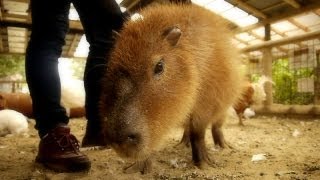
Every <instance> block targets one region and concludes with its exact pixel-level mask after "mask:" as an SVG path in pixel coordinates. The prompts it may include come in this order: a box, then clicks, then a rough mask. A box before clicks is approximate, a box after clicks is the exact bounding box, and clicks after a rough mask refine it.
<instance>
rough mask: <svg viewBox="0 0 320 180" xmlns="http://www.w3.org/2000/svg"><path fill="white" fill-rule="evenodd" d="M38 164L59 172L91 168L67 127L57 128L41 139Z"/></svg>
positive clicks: (37, 158)
mask: <svg viewBox="0 0 320 180" xmlns="http://www.w3.org/2000/svg"><path fill="white" fill-rule="evenodd" d="M36 162H39V163H41V164H43V165H45V166H47V167H48V168H50V169H52V170H54V171H59V172H76V171H87V170H89V169H90V167H91V162H90V160H89V159H88V157H87V156H86V155H84V154H82V153H81V152H80V151H79V143H78V140H77V139H76V137H75V136H74V135H72V134H70V128H69V127H68V126H67V125H60V126H58V127H56V128H55V129H53V130H51V131H50V132H49V133H48V134H47V135H45V136H44V137H43V138H42V139H41V141H40V144H39V151H38V155H37V157H36Z"/></svg>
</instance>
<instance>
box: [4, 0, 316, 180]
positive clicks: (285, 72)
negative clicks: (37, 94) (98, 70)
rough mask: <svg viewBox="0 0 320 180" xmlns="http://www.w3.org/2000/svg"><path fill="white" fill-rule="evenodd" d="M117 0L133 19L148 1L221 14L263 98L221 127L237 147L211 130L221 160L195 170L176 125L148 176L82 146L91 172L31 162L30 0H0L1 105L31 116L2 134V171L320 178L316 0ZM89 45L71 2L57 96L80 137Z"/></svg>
mask: <svg viewBox="0 0 320 180" xmlns="http://www.w3.org/2000/svg"><path fill="white" fill-rule="evenodd" d="M116 1H117V3H118V4H119V6H120V7H121V10H122V11H123V12H125V11H126V12H128V13H130V14H131V17H132V18H134V17H136V16H138V15H139V11H140V10H142V9H143V8H145V7H147V6H152V5H154V4H161V3H193V4H197V5H199V6H202V7H204V8H206V9H209V10H210V11H212V12H213V13H216V14H218V15H219V16H221V18H224V19H226V20H227V22H228V27H229V28H230V29H231V31H232V33H233V36H232V42H233V43H234V45H235V46H236V47H238V48H239V50H240V52H241V57H239V59H238V60H239V61H241V62H242V63H243V65H244V68H245V71H246V74H247V76H248V77H249V80H250V82H251V83H252V84H254V85H256V86H259V88H260V89H261V88H262V90H263V92H262V94H260V97H259V101H260V102H259V103H253V104H252V105H251V106H250V107H249V108H247V109H246V111H245V112H243V113H242V114H241V117H240V116H239V117H238V116H237V115H236V114H234V113H235V112H233V111H232V112H230V113H231V114H232V115H230V117H229V118H228V120H227V122H226V124H225V126H224V129H225V131H226V135H225V136H226V140H227V141H230V143H231V144H232V145H234V148H230V149H227V150H225V149H223V150H221V149H217V148H214V146H213V145H212V144H213V142H212V139H210V138H211V137H208V144H210V145H208V147H209V149H210V154H211V155H212V156H213V157H214V159H215V160H216V161H217V162H216V164H217V165H216V167H207V168H205V169H203V170H201V169H197V168H196V167H194V166H193V165H192V163H191V156H190V154H191V153H190V149H188V148H185V147H182V148H180V147H175V145H176V144H177V143H178V142H179V139H180V136H181V131H178V132H179V133H174V134H173V135H172V137H171V138H170V142H169V143H168V145H166V148H164V149H163V150H161V152H160V153H158V154H156V155H155V159H156V162H155V166H154V172H153V173H151V174H149V175H141V174H134V175H126V174H123V173H122V171H121V167H122V166H123V165H124V164H126V161H125V160H123V159H121V158H120V157H118V156H117V155H116V153H115V152H113V151H112V149H103V150H97V149H89V150H87V149H83V151H84V152H85V153H87V154H88V155H89V157H90V156H91V158H92V159H94V160H93V162H94V165H93V168H92V170H91V171H90V172H89V173H57V172H52V171H49V170H46V169H45V168H43V167H41V166H38V165H36V164H35V163H34V157H35V155H36V152H37V145H38V141H39V140H38V137H37V132H36V130H35V129H34V127H33V126H34V121H33V114H32V102H31V98H30V97H29V94H28V93H29V91H28V86H27V83H26V78H25V74H24V73H25V71H24V58H25V53H26V48H27V45H28V41H29V39H30V34H31V25H32V21H31V11H30V8H29V3H30V0H0V110H2V109H13V110H15V111H17V112H20V113H22V114H24V115H25V116H26V117H27V119H28V124H29V126H28V133H27V134H25V133H24V134H19V135H10V132H9V134H6V135H3V133H0V135H1V136H0V154H1V155H0V157H1V159H3V160H2V161H0V174H3V176H2V177H3V178H4V179H129V178H130V179H319V178H320V155H319V153H318V152H319V150H320V131H319V129H320V121H319V120H320V118H319V117H320V1H319V0H269V1H261V0H116ZM88 52H89V44H88V43H87V41H86V38H85V35H84V30H83V27H82V25H81V22H80V19H79V16H78V14H77V12H76V9H75V8H74V7H73V5H72V6H71V8H70V13H69V31H68V34H67V36H66V38H65V45H64V46H63V52H62V55H61V58H60V59H59V62H60V63H59V72H60V76H61V81H62V104H64V106H65V107H66V108H67V109H68V113H69V115H70V118H71V122H70V124H71V127H72V128H73V129H74V131H75V134H76V135H77V136H78V137H79V139H80V137H82V136H83V133H84V129H85V124H86V121H85V118H84V107H83V106H84V96H85V93H84V90H83V82H82V77H83V71H84V65H85V61H86V57H87V56H88ZM256 91H257V90H256ZM75 99H77V101H76V102H75ZM257 101H258V100H257ZM0 117H1V116H0ZM239 118H240V119H243V122H242V121H241V123H242V125H239V123H240V121H239ZM0 125H1V119H0ZM0 130H2V129H1V127H0ZM254 158H257V159H254ZM259 158H260V159H259ZM18 164H19V165H18ZM18 167H21V168H18ZM0 179H1V178H0Z"/></svg>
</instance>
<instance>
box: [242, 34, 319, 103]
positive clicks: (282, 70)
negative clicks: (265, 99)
mask: <svg viewBox="0 0 320 180" xmlns="http://www.w3.org/2000/svg"><path fill="white" fill-rule="evenodd" d="M319 54H320V40H319V39H315V40H309V41H305V42H300V43H297V44H288V45H283V46H279V47H273V48H272V57H273V59H272V81H273V82H274V85H273V92H272V94H273V103H276V104H286V105H313V104H320V59H319V56H320V55H319ZM262 64H263V63H262V53H261V52H260V51H254V52H250V53H249V56H248V73H249V75H250V76H251V80H252V81H256V80H257V79H259V78H260V77H261V76H262V74H263V73H262V71H263V67H262Z"/></svg>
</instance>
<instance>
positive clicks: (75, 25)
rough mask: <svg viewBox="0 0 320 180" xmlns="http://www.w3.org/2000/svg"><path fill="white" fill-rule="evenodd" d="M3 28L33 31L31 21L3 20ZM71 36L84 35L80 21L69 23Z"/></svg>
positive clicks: (0, 22) (1, 22)
mask: <svg viewBox="0 0 320 180" xmlns="http://www.w3.org/2000/svg"><path fill="white" fill-rule="evenodd" d="M0 24H1V27H20V28H27V29H31V21H13V20H8V19H5V20H1V21H0ZM68 33H70V34H74V33H78V34H83V33H84V31H83V28H82V25H81V23H80V21H70V22H69V32H68Z"/></svg>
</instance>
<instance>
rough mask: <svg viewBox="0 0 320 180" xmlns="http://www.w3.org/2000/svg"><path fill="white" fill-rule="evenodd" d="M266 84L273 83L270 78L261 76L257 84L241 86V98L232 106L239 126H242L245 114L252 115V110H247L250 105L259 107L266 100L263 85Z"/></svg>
mask: <svg viewBox="0 0 320 180" xmlns="http://www.w3.org/2000/svg"><path fill="white" fill-rule="evenodd" d="M266 82H270V83H273V82H272V80H270V78H267V77H266V76H261V77H260V78H259V80H258V81H257V82H254V83H250V82H249V81H247V82H246V83H245V84H244V85H243V93H242V96H241V98H240V99H239V101H237V102H236V103H235V104H234V105H233V108H234V110H235V112H236V113H237V116H238V119H239V125H244V124H243V118H244V116H245V112H249V113H251V114H252V113H254V111H253V110H251V112H250V111H248V108H250V107H251V106H252V105H260V104H262V103H263V101H265V100H266V92H265V90H264V84H265V83H266Z"/></svg>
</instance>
